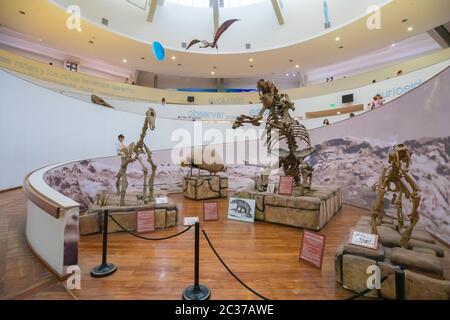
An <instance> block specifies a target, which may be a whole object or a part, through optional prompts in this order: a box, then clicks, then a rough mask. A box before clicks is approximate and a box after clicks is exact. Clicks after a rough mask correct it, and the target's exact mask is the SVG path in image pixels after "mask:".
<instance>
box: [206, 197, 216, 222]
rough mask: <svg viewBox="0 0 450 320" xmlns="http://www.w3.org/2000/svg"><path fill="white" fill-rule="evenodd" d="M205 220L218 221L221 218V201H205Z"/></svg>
mask: <svg viewBox="0 0 450 320" xmlns="http://www.w3.org/2000/svg"><path fill="white" fill-rule="evenodd" d="M203 220H205V221H216V220H219V203H218V202H204V203H203Z"/></svg>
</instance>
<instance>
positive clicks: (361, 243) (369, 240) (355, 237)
mask: <svg viewBox="0 0 450 320" xmlns="http://www.w3.org/2000/svg"><path fill="white" fill-rule="evenodd" d="M378 238H379V237H378V235H377V234H370V233H364V232H360V231H356V230H352V231H351V232H350V241H349V242H350V244H352V245H354V246H358V247H364V248H369V249H373V250H376V249H377V247H378Z"/></svg>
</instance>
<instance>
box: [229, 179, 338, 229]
mask: <svg viewBox="0 0 450 320" xmlns="http://www.w3.org/2000/svg"><path fill="white" fill-rule="evenodd" d="M299 193H300V191H299V190H298V189H294V192H293V195H292V196H285V195H278V194H273V193H267V192H258V191H255V190H241V191H239V192H238V193H237V197H240V198H244V199H254V200H255V201H256V213H255V219H256V220H262V221H267V222H271V223H277V224H282V225H287V226H292V227H298V228H306V229H311V230H316V231H318V230H320V229H322V228H323V227H324V226H325V225H326V224H327V222H328V221H330V220H331V219H332V218H333V217H334V215H335V214H336V213H337V212H338V211H339V210H340V209H341V207H342V196H341V189H340V188H339V187H335V186H313V187H312V190H311V191H310V192H308V193H306V194H305V195H303V196H300V195H299Z"/></svg>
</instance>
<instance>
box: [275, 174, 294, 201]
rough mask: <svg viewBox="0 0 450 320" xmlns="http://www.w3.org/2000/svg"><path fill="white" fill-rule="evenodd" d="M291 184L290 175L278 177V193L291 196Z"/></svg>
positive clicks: (292, 182) (292, 181)
mask: <svg viewBox="0 0 450 320" xmlns="http://www.w3.org/2000/svg"><path fill="white" fill-rule="evenodd" d="M293 185H294V179H293V178H292V177H290V176H286V177H280V182H279V184H278V194H280V195H285V196H292V189H293Z"/></svg>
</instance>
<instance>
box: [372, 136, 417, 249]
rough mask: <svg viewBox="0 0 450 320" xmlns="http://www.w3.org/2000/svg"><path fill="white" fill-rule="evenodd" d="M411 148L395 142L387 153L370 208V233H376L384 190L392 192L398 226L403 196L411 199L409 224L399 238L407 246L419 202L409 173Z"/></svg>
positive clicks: (401, 222)
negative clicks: (387, 165)
mask: <svg viewBox="0 0 450 320" xmlns="http://www.w3.org/2000/svg"><path fill="white" fill-rule="evenodd" d="M411 155H412V152H411V150H410V149H409V148H408V147H407V146H406V145H404V144H397V145H395V146H394V149H393V150H392V151H391V152H390V153H389V164H390V166H389V167H384V168H383V169H382V171H381V174H380V177H379V178H378V181H377V182H376V183H375V184H374V186H373V187H372V189H373V190H374V191H375V192H376V200H375V204H374V206H373V208H372V223H371V224H372V233H373V234H377V226H379V225H381V224H382V222H383V220H382V219H383V201H384V195H385V194H386V192H392V193H393V197H392V204H395V206H396V208H397V221H398V225H399V227H400V228H403V227H404V221H403V204H402V200H403V196H404V197H405V198H406V199H409V200H410V201H411V204H412V207H411V211H410V213H409V214H408V218H409V222H410V223H409V226H408V227H407V228H406V229H405V231H404V232H403V234H402V238H401V246H402V247H407V246H408V242H409V239H410V238H411V234H412V231H413V229H414V227H415V225H416V224H417V222H418V221H419V213H418V211H417V209H418V208H419V204H420V190H419V188H418V186H417V183H416V182H415V181H414V178H413V177H412V176H411V175H410V174H409V166H410V164H411Z"/></svg>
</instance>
